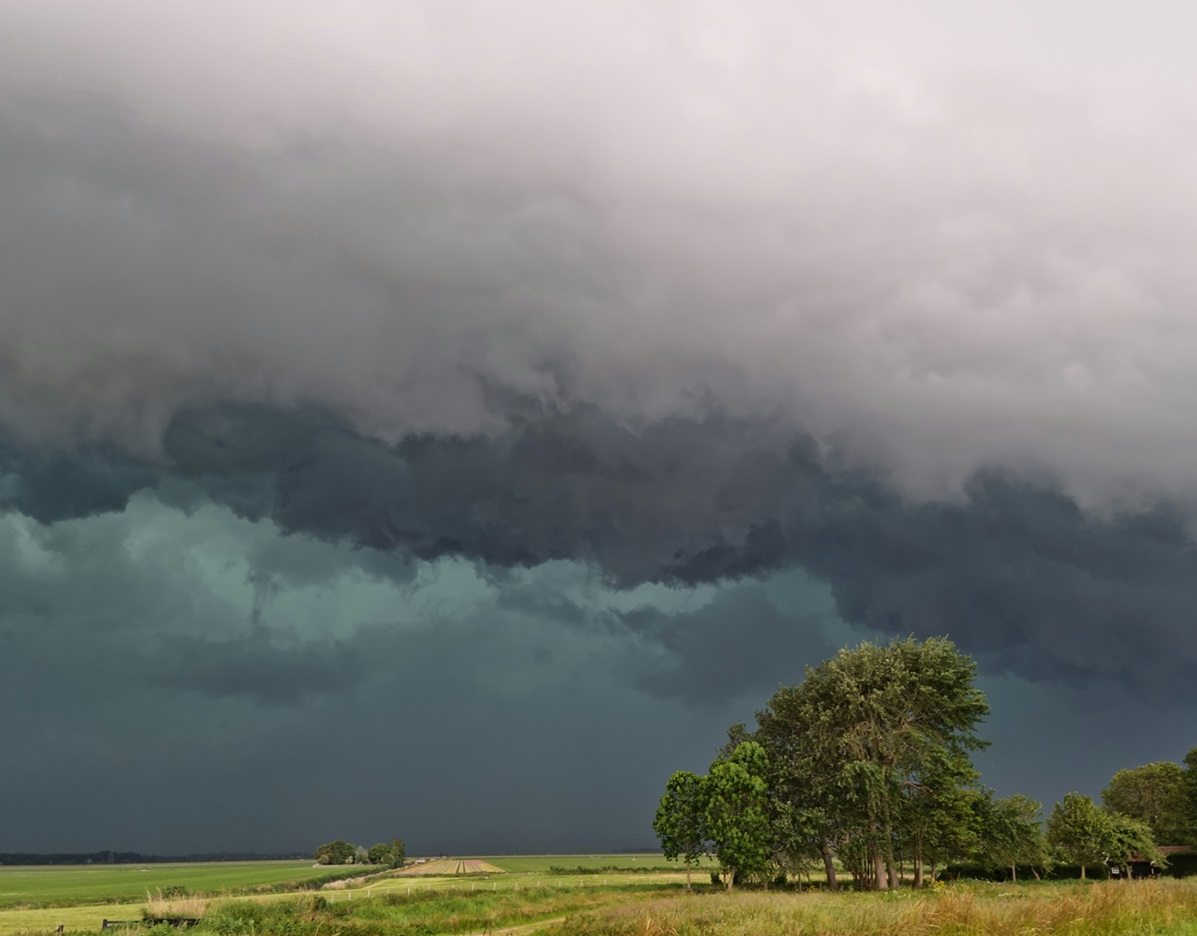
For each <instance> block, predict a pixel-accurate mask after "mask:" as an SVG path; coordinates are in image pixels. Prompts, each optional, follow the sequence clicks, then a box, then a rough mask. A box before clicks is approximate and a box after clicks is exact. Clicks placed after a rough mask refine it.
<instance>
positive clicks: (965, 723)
mask: <svg viewBox="0 0 1197 936" xmlns="http://www.w3.org/2000/svg"><path fill="white" fill-rule="evenodd" d="M975 677H976V664H975V663H974V662H973V661H972V660H971V659H970V658H969V657H967V656H965V655H963V654H961V653H960V652H959V651H958V650H957V649H956V647H955V645H954V644H953V643H952V642H951V641H950V640H947V639H946V638H931V639H929V640H926V641H922V642H920V641H916V640H914V639H913V638H907V639H904V640H895V641H893V642H891V643H890V644H888V645H887V646H880V645H877V644H873V643H862V644H861V645H860V646H858V647H856V648H854V649H850V650H849V649H845V650H841V651H840V652H839V653H838V654H836V655H835V656H834V657H833V658H831V659H830V660H827V661H825V662H824V663H822V664H820V665H819V666H818V667H816V668H813V669H812V668H809V667H808V668H807V671H806V678H805V680H804V681H803V682H802V683H801V684H799V685H797V686H791V687H782V688H781V689H779V690H778V691H777V693H775V694H774V696H773V697H772V698H771V699H770V700H769V703H768V705H767V706H766V708H765V709H764V710H763V711H761V712H758V713H757V723H758V726H759V727H758V730H757V732H756V733H755V735H754V737H755V738H757V740H759V742H760V743H761V744H762V745H763V746H764V747H765V749H766V751H767V754H768V757H769V761H770V763H771V764H772V778H773V787H774V792H775V795H778V796H782V797H785V798H786V799H787V801H790V802H792V804H793V806H794V807H795V808H796V809H798V810H801V811H802V812H803V813H804V815H805V816H807V817H808V819H809V820H810V821H809V822H807V823H804V824H802V826H801V827H802V828H807V829H812V830H814V835H815V836H816V837H817V839H818V841H817V843H815V844H816V847H817V850H818V852H819V853H820V854H821V855H822V856H823V860H824V864H825V867H826V868H827V869H828V881H829V883H831V884H834V881H835V878H834V868H833V865H832V861H833V857H834V854H835V853H837V852H838V853H841V855H849V854H850V855H852V856H854V860H853V861H851V862H849V863H848V864H849V867H851V868H852V869H853V874H854V876H856V877H857V880H858V881H862V879H863V878H864V877H865V876H866V875H867V876H868V879H869V882H870V884H871V886H872V887H874V888H877V889H882V890H884V889H886V888H888V887H889V886H891V885H893V884H895V883H896V880H897V872H896V862H895V860H894V841H895V838H896V837H897V836H898V835H899V834H900V833H901V831H902V822H903V821H904V819H905V818H908V817H909V816H910V810H911V809H913V808H914V807H913V804H912V799H913V798H914V796H915V795H916V794H917V795H918V796H919V798H920V802H919V806H920V808H924V807H925V808H927V809H932V808H938V807H939V806H944V805H946V804H947V802H948V800H949V799H951V797H952V791H953V790H960V789H963V788H965V787H967V786H968V785H969V784H971V783H972V782H973V781H974V779H975V777H976V772H975V770H973V768H972V761H971V757H970V755H971V752H972V751H976V750H979V749H981V748H983V747H985V746H986V744H985V742H983V741H981V740H980V739H979V738H978V737H977V735H976V727H977V725H978V724H979V723H980V721H981V719H982V718H983V717H984V716H985V715H986V714H987V713H988V711H989V706H988V703H987V702H986V701H985V696H984V694H983V693H981V691H980V690H978V689H977V688H975V687H974V686H973V681H974V679H975ZM949 816H955V817H957V818H958V819H959V820H960V821H962V822H963V821H969V822H971V821H972V820H971V819H970V818H968V815H967V812H961V811H960V810H957V809H955V808H954V807H953V808H952V809H950V810H947V809H941V811H940V817H939V818H940V819H945V818H947V817H949ZM953 821H955V820H953ZM956 831H957V832H961V831H963V830H962V829H957V830H956ZM920 841H921V839H920ZM916 847H917V848H918V849H919V851H917V852H916V855H915V864H916V877H919V878H921V867H922V862H923V856H922V854H921V845H919V846H916ZM857 859H863V861H861V860H857Z"/></svg>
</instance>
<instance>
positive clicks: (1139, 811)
mask: <svg viewBox="0 0 1197 936" xmlns="http://www.w3.org/2000/svg"><path fill="white" fill-rule="evenodd" d="M1101 799H1102V802H1103V803H1104V804H1105V806H1106V809H1108V810H1109V811H1110V812H1112V813H1117V814H1118V815H1121V816H1126V817H1128V818H1131V819H1137V820H1139V821H1140V822H1142V823H1144V824H1145V825H1146V826H1147V828H1148V829H1150V830H1151V835H1152V838H1153V839H1154V840H1155V841H1156V842H1157V843H1158V844H1160V845H1192V846H1197V747H1195V748H1193V749H1192V750H1191V751H1189V753H1188V754H1186V755H1185V758H1184V766H1183V767H1182V766H1181V765H1180V764H1174V763H1170V762H1168V761H1161V762H1157V763H1154V764H1144V765H1143V766H1142V767H1135V768H1132V769H1130V770H1120V771H1118V773H1116V774H1114V777H1113V779H1112V780H1110V785H1109V786H1108V787H1106V788H1105V789H1104V790H1102V793H1101Z"/></svg>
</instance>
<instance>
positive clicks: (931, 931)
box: [552, 881, 1197, 936]
mask: <svg viewBox="0 0 1197 936" xmlns="http://www.w3.org/2000/svg"><path fill="white" fill-rule="evenodd" d="M552 932H553V933H554V936H700V934H701V936H782V934H785V936H793V934H812V936H814V934H817V936H848V934H852V936H857V934H868V936H974V934H976V936H980V934H984V936H1032V934H1034V936H1128V934H1135V936H1147V934H1151V936H1182V934H1183V936H1197V884H1194V883H1192V882H1180V881H1178V882H1171V881H1168V882H1154V881H1141V882H1134V883H1101V884H1089V885H1075V886H1068V887H1058V886H1056V887H1009V886H1007V887H1005V888H1003V887H1001V886H996V887H994V886H989V887H976V886H970V887H953V888H947V889H944V890H942V891H937V892H935V893H923V894H913V893H910V892H902V893H894V894H888V895H886V894H759V893H757V894H739V895H735V894H732V895H723V896H714V895H704V896H697V895H696V896H687V897H674V898H669V899H664V900H653V901H646V902H644V903H642V904H640V905H639V906H627V907H617V908H613V909H606V910H600V911H597V912H590V913H584V914H578V915H575V916H573V917H571V918H569V919H567V920H566V921H565V922H564V923H563V924H561V925H560V926H559V927H557V928H555V929H554V930H553V931H552Z"/></svg>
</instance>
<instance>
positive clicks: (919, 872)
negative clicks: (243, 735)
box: [910, 835, 923, 890]
mask: <svg viewBox="0 0 1197 936" xmlns="http://www.w3.org/2000/svg"><path fill="white" fill-rule="evenodd" d="M910 860H911V862H912V863H913V864H914V888H915V890H918V889H920V888H921V887H922V886H923V837H922V836H921V835H916V836H915V837H914V854H913V855H911V859H910Z"/></svg>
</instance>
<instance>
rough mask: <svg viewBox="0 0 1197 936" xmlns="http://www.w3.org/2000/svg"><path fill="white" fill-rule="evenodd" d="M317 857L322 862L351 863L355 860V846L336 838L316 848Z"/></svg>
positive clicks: (328, 863)
mask: <svg viewBox="0 0 1197 936" xmlns="http://www.w3.org/2000/svg"><path fill="white" fill-rule="evenodd" d="M315 859H316V861H318V862H319V863H320V864H325V865H333V864H349V862H350V861H352V860H353V846H352V845H350V844H349V843H348V842H345V841H342V840H341V839H334V840H333V841H331V842H329V843H328V844H326V845H321V846H320V847H319V848H317V849H316V854H315Z"/></svg>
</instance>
